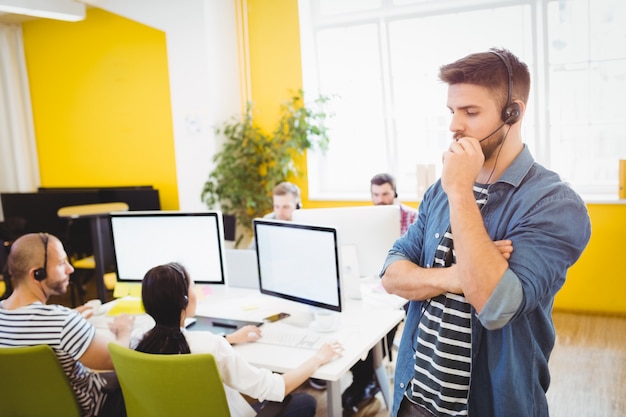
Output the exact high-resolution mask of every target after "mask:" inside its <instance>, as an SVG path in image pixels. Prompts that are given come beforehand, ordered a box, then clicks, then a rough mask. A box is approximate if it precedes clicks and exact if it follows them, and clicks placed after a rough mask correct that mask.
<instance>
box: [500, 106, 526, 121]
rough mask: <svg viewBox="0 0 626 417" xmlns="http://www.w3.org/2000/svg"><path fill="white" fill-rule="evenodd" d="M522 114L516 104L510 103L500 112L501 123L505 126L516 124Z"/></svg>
mask: <svg viewBox="0 0 626 417" xmlns="http://www.w3.org/2000/svg"><path fill="white" fill-rule="evenodd" d="M521 114H522V108H521V107H520V105H519V104H518V103H511V104H509V105H508V106H506V107H505V108H504V110H503V111H502V121H503V122H504V123H505V124H507V125H512V124H515V123H517V121H518V120H519V117H520V116H521Z"/></svg>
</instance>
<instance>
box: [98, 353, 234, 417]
mask: <svg viewBox="0 0 626 417" xmlns="http://www.w3.org/2000/svg"><path fill="white" fill-rule="evenodd" d="M109 352H110V353H111V359H113V365H114V367H115V372H116V373H117V378H118V379H119V381H120V386H121V387H122V394H124V403H125V404H126V413H127V415H128V417H176V416H186V417H187V416H188V417H193V416H211V417H222V416H224V417H230V411H229V409H228V403H227V401H226V394H225V392H224V385H223V384H222V378H221V377H220V373H219V369H218V368H217V364H216V362H215V358H214V357H213V355H211V354H208V353H194V354H188V355H154V354H149V353H143V352H137V351H135V350H132V349H128V348H125V347H122V346H120V345H117V344H115V343H110V344H109Z"/></svg>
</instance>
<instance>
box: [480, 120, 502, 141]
mask: <svg viewBox="0 0 626 417" xmlns="http://www.w3.org/2000/svg"><path fill="white" fill-rule="evenodd" d="M506 124H507V123H506V122H504V123H502V124H501V125H500V126H498V128H497V129H496V130H494V131H493V132H491V133H490V134H488V135H487V136H485V137H484V138H482V139H481V140H479V141H478V142H479V143H480V142H482V141H484V140H487V139H489V138H490V137H492V136H493V135H495V134H496V132H497V131H498V130H500V129H502V128H503V127H504V125H506Z"/></svg>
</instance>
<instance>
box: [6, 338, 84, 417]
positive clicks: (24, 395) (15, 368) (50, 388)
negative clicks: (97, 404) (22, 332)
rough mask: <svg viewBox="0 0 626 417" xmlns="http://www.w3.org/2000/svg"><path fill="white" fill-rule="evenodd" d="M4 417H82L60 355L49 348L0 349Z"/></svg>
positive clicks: (45, 346) (41, 346) (42, 346)
mask: <svg viewBox="0 0 626 417" xmlns="http://www.w3.org/2000/svg"><path fill="white" fill-rule="evenodd" d="M0 397H1V398H2V400H1V401H0V417H80V408H79V406H78V402H77V401H76V397H75V396H74V391H73V390H72V386H71V385H70V382H69V380H68V379H67V376H65V373H64V372H63V368H62V367H61V364H60V363H59V360H58V358H57V356H56V355H55V354H54V351H53V350H52V348H51V347H50V346H48V345H39V346H27V347H14V348H5V347H3V348H0Z"/></svg>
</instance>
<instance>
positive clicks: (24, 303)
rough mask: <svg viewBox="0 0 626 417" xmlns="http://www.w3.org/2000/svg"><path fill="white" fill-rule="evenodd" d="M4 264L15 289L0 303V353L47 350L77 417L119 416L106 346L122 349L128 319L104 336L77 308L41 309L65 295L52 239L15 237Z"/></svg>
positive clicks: (62, 265)
mask: <svg viewBox="0 0 626 417" xmlns="http://www.w3.org/2000/svg"><path fill="white" fill-rule="evenodd" d="M7 264H8V271H9V274H10V277H11V279H12V280H13V284H14V286H15V289H14V291H13V293H12V294H11V295H10V296H9V298H7V299H6V300H3V301H1V302H0V349H10V348H12V347H19V346H33V345H49V346H50V347H51V348H52V349H53V350H54V352H55V353H56V355H57V357H58V358H59V362H60V364H61V366H62V367H63V370H64V371H65V374H66V375H67V376H68V379H69V380H70V384H71V385H72V388H73V389H74V393H75V395H76V399H77V401H78V404H79V406H80V408H81V413H82V416H84V417H91V416H97V417H108V416H112V417H113V416H115V417H119V416H122V417H123V416H125V415H126V412H125V408H124V401H123V398H122V395H121V390H120V388H119V384H118V383H117V378H116V377H115V373H114V372H113V371H112V370H113V363H112V361H111V357H110V356H109V350H108V347H107V345H108V343H109V342H112V341H113V342H117V343H119V344H121V345H124V346H128V344H129V340H130V333H131V331H132V327H133V319H132V318H131V317H130V316H125V315H121V316H117V317H116V318H115V319H114V320H113V321H112V322H111V323H110V325H109V328H110V330H111V333H110V334H109V333H104V332H99V331H96V329H95V327H94V326H93V325H92V324H91V323H89V322H88V321H87V320H86V319H85V317H84V316H83V314H81V309H76V310H75V309H70V308H68V307H64V306H61V305H47V304H46V302H47V301H48V299H49V298H50V296H52V295H61V294H64V293H65V292H66V291H67V286H68V284H69V277H70V274H71V273H72V272H73V271H74V268H73V267H72V266H71V265H70V263H69V261H68V259H67V254H66V253H65V250H64V248H63V244H62V243H61V241H60V240H59V239H58V238H57V237H55V236H53V235H49V234H47V233H31V234H26V235H24V236H21V237H19V238H18V239H17V240H16V241H15V242H14V243H13V244H12V245H11V251H10V253H9V257H8V260H7ZM93 370H99V371H103V372H94V371H93ZM107 371H108V372H107Z"/></svg>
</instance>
